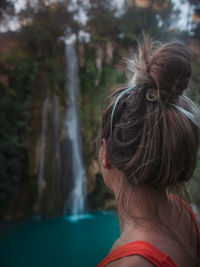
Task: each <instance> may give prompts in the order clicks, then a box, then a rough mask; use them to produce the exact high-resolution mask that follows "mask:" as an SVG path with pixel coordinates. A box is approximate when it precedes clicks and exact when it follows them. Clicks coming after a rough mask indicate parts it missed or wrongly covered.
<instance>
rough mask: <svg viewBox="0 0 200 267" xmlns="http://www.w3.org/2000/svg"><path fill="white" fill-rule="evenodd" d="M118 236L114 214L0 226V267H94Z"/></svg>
mask: <svg viewBox="0 0 200 267" xmlns="http://www.w3.org/2000/svg"><path fill="white" fill-rule="evenodd" d="M118 236H119V223H118V219H117V215H116V213H115V212H98V213H92V214H88V215H84V216H82V217H78V218H77V217H70V216H66V217H61V218H58V219H41V218H28V219H25V220H18V221H12V222H6V223H5V222H1V223H0V266H1V267H36V266H37V267H51V266H52V267H57V266H58V267H79V266H80V267H94V266H96V264H97V263H98V262H99V261H101V260H102V259H103V258H104V257H105V256H106V254H107V253H108V252H109V250H110V248H111V246H112V244H113V242H114V241H115V239H116V238H117V237H118Z"/></svg>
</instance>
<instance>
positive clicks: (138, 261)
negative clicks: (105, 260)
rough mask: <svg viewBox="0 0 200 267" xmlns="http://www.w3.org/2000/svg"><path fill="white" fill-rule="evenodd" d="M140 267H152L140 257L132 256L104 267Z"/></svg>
mask: <svg viewBox="0 0 200 267" xmlns="http://www.w3.org/2000/svg"><path fill="white" fill-rule="evenodd" d="M141 266H142V267H152V266H154V265H153V264H152V263H150V262H149V261H147V260H146V259H145V258H143V257H141V256H138V255H133V256H127V257H124V258H121V259H119V260H116V261H113V262H111V263H110V264H108V265H107V266H106V267H141Z"/></svg>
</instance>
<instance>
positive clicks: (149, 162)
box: [99, 37, 199, 243]
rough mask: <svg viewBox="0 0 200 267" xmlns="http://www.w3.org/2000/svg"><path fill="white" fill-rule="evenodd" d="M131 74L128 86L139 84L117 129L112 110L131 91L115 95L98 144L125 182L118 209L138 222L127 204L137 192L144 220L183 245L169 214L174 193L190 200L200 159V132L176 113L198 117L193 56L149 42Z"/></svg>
mask: <svg viewBox="0 0 200 267" xmlns="http://www.w3.org/2000/svg"><path fill="white" fill-rule="evenodd" d="M128 69H129V70H130V71H131V77H130V78H131V80H130V82H129V85H131V84H132V83H134V85H135V88H134V89H133V90H130V91H128V92H127V93H125V94H124V95H123V96H122V97H121V98H120V99H119V101H118V104H117V106H116V108H115V111H114V116H113V123H112V125H110V124H111V113H112V110H113V105H114V103H115V101H116V99H117V97H118V96H119V94H120V93H121V92H122V91H123V90H125V89H126V88H128V86H126V87H124V88H120V89H118V90H116V91H114V92H113V94H112V95H111V96H110V103H109V104H108V106H107V107H106V109H105V110H104V111H103V114H102V123H101V127H100V133H99V140H102V139H103V138H105V139H106V140H107V145H108V147H107V148H108V155H109V159H110V161H111V163H112V165H113V166H115V167H116V168H118V169H119V170H121V171H122V172H123V174H124V176H125V178H126V183H125V184H126V185H125V186H124V187H123V189H122V192H121V196H122V197H121V198H120V202H121V203H119V204H121V205H122V206H123V208H124V209H125V210H126V211H127V213H128V214H129V215H130V216H131V217H133V218H135V217H134V214H132V211H131V210H130V209H129V205H128V204H127V203H130V199H129V200H127V196H130V195H131V194H127V192H128V191H131V192H134V194H132V200H133V201H134V200H135V199H136V198H137V200H139V201H137V202H136V203H140V204H139V205H140V209H142V210H143V211H144V214H146V217H145V219H149V220H150V221H151V222H152V223H154V224H155V225H160V227H163V226H164V228H165V229H166V230H167V231H168V232H170V233H172V235H173V236H174V237H175V239H176V240H178V241H180V240H181V237H179V236H177V234H176V233H174V232H173V222H172V223H171V222H170V218H169V220H168V221H167V222H166V212H167V209H169V210H170V207H171V206H170V203H171V202H169V201H168V195H169V194H170V193H173V194H174V193H175V194H176V195H179V196H181V198H185V196H186V195H187V190H186V187H185V182H187V181H188V180H189V179H190V178H191V176H192V174H193V172H194V169H195V166H196V160H197V150H198V145H199V128H198V126H196V125H195V124H194V123H193V122H192V121H191V120H190V119H189V118H188V116H186V115H185V114H184V113H183V112H182V111H181V110H180V109H178V108H177V106H178V107H180V108H183V109H184V110H186V111H188V112H190V113H191V114H193V107H192V104H191V101H190V100H189V99H188V98H186V97H185V96H184V95H183V92H184V91H185V90H186V89H187V88H188V83H189V79H190V76H191V62H190V53H189V51H188V49H187V47H186V46H185V45H184V44H182V43H180V42H169V43H165V44H161V43H158V42H153V41H151V40H150V38H148V37H145V38H144V41H143V43H141V44H139V46H138V52H137V53H136V54H135V55H134V56H133V58H132V59H129V60H128ZM151 88H153V89H154V90H157V94H158V98H157V101H149V100H148V99H147V93H148V90H149V89H151ZM110 127H112V131H110ZM125 192H126V194H125ZM136 192H137V194H136ZM138 192H140V193H138ZM135 219H141V218H135ZM143 219H144V218H143ZM176 222H177V221H176ZM170 225H171V226H170ZM179 243H181V242H179Z"/></svg>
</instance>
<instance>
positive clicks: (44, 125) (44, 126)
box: [38, 97, 49, 209]
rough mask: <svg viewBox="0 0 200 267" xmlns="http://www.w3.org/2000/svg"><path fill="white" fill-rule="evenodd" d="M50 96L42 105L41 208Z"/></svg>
mask: <svg viewBox="0 0 200 267" xmlns="http://www.w3.org/2000/svg"><path fill="white" fill-rule="evenodd" d="M48 102H49V99H48V97H47V98H46V99H45V100H44V103H43V107H42V133H41V153H40V169H39V175H38V207H39V209H41V199H42V188H43V185H44V160H45V136H46V129H47V108H48Z"/></svg>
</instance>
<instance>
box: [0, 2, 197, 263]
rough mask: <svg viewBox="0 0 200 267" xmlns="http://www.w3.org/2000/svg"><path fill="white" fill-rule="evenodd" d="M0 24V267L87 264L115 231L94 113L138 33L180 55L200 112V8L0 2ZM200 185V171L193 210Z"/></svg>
mask: <svg viewBox="0 0 200 267" xmlns="http://www.w3.org/2000/svg"><path fill="white" fill-rule="evenodd" d="M0 22H1V23H0V254H1V255H0V266H2V267H6V266H10V267H11V266H16V267H22V266H30V267H31V266H36V265H37V266H39V267H40V266H43V267H44V266H72V267H73V266H95V265H96V264H97V263H98V261H99V260H101V259H102V257H104V256H105V255H106V253H107V252H108V251H109V249H110V246H111V244H112V242H113V241H114V239H115V238H117V236H118V234H119V227H118V221H117V218H116V214H115V212H113V210H115V201H114V198H113V195H112V193H111V192H110V191H109V190H108V189H106V187H105V186H104V184H103V180H102V176H101V170H100V165H99V161H98V156H97V153H96V146H95V143H94V139H95V137H96V136H97V133H98V129H99V124H100V118H101V116H100V111H101V108H102V107H103V106H104V105H105V103H106V99H107V96H108V95H109V94H110V92H111V90H112V88H113V86H116V85H121V84H124V83H125V82H126V80H127V77H126V73H125V72H124V66H125V64H124V58H127V57H129V56H130V54H131V53H132V52H133V51H134V49H135V47H136V44H137V39H138V38H139V37H140V36H141V35H142V32H146V33H149V34H150V35H151V36H152V37H153V38H154V39H156V40H159V41H171V40H181V41H182V42H184V43H185V44H186V45H187V46H188V48H189V49H190V51H191V53H192V67H193V76H192V79H191V84H190V88H191V89H190V90H188V95H189V96H190V97H191V98H192V99H193V100H194V101H195V102H196V103H197V105H200V2H199V0H82V1H81V0H0ZM199 185H200V162H198V165H197V169H196V172H195V174H194V177H193V181H192V182H191V184H190V188H191V191H192V192H193V196H194V203H195V205H196V208H197V209H199V208H200V194H199ZM77 254H78V255H77Z"/></svg>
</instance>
